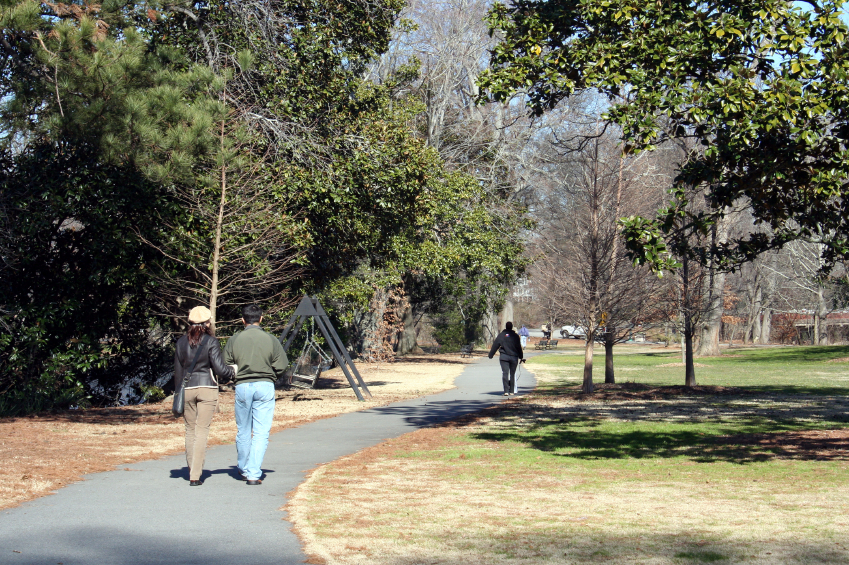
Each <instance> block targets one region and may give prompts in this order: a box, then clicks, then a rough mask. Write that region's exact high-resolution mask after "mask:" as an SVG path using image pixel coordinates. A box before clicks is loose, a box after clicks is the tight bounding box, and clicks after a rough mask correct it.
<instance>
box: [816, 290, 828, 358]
mask: <svg viewBox="0 0 849 565" xmlns="http://www.w3.org/2000/svg"><path fill="white" fill-rule="evenodd" d="M827 320H828V308H827V307H826V304H825V296H824V294H823V291H822V287H818V288H817V322H816V325H817V327H816V334H817V339H816V344H817V345H828V327H827V326H826V322H827Z"/></svg>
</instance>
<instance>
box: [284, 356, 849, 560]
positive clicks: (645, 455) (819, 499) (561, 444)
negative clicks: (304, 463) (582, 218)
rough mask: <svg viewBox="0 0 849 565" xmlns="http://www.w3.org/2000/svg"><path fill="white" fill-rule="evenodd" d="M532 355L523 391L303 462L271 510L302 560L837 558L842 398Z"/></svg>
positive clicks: (843, 463) (846, 549) (846, 556)
mask: <svg viewBox="0 0 849 565" xmlns="http://www.w3.org/2000/svg"><path fill="white" fill-rule="evenodd" d="M622 365H623V367H627V363H624V362H623V364H622ZM533 369H534V371H535V372H536V374H537V377H538V379H539V380H540V381H541V383H542V386H541V388H540V390H539V392H538V393H535V394H533V395H530V396H526V397H520V398H517V399H511V400H509V401H508V402H506V403H505V404H503V405H501V406H499V407H496V408H494V409H490V410H488V411H486V412H484V413H482V414H480V415H477V416H474V417H469V418H466V419H464V420H463V421H460V422H455V423H452V424H448V425H444V426H441V427H436V428H430V429H424V430H419V431H417V432H413V433H411V434H407V435H405V436H402V437H399V438H395V439H391V440H388V441H386V442H384V443H383V444H381V445H378V446H375V447H373V448H370V449H366V450H364V451H362V452H360V453H357V454H355V455H352V456H350V457H346V458H343V459H340V460H338V461H336V462H333V463H330V464H327V465H324V466H322V467H319V468H318V469H317V470H315V471H314V472H313V473H312V475H311V476H310V478H309V479H308V480H307V481H306V482H305V483H304V484H302V485H301V486H300V487H299V488H298V489H297V490H296V491H295V493H294V497H293V498H292V500H291V502H290V503H289V505H288V506H287V508H286V510H287V511H288V512H289V516H290V519H291V520H292V521H293V522H294V524H295V527H296V530H297V531H298V533H299V534H300V535H301V537H302V539H303V540H304V541H305V544H306V548H307V551H308V553H309V554H310V555H311V559H310V562H312V563H328V564H332V565H349V564H350V565H354V564H380V565H420V564H441V565H469V564H499V563H511V564H517V565H524V564H537V563H563V564H584V563H592V564H595V563H609V564H623V565H624V564H631V563H641V564H653V565H667V564H668V565H675V564H692V563H729V564H730V563H753V564H775V565H802V564H826V563H827V564H846V563H849V430H847V428H846V426H845V425H844V424H839V423H838V422H840V421H841V420H840V416H841V414H844V415H845V414H847V408H849V399H847V398H846V397H844V396H834V395H828V394H806V395H795V396H794V395H787V394H778V393H775V394H772V395H770V394H771V393H763V392H759V393H757V394H755V393H753V392H752V391H746V390H738V389H734V388H733V387H702V388H700V389H698V390H697V391H696V393H695V394H694V393H692V391H687V390H685V389H684V388H683V387H670V386H650V385H643V384H638V383H633V382H632V383H627V384H622V385H602V386H600V387H599V388H600V390H599V392H598V393H597V394H596V395H594V396H592V397H586V396H583V395H580V394H579V393H578V392H577V391H576V389H575V388H574V387H569V386H559V385H558V386H554V385H553V383H558V382H559V383H560V384H561V385H562V383H563V378H564V377H563V375H564V373H563V372H558V371H556V370H552V369H547V368H546V367H544V366H533ZM752 370H757V368H753V369H752ZM565 374H567V375H568V374H570V373H569V371H566V373H565ZM623 374H628V375H631V373H627V372H624V373H623ZM634 374H637V373H634ZM567 384H568V382H567ZM794 418H795V419H794ZM843 421H846V420H843Z"/></svg>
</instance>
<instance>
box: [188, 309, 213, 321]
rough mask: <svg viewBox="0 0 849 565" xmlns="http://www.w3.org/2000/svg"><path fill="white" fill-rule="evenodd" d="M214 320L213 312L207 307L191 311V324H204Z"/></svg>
mask: <svg viewBox="0 0 849 565" xmlns="http://www.w3.org/2000/svg"><path fill="white" fill-rule="evenodd" d="M211 318H212V312H210V311H209V308H207V307H206V306H195V307H194V308H192V309H191V310H190V311H189V322H191V323H193V324H202V323H204V322H208V321H209V320H210V319H211Z"/></svg>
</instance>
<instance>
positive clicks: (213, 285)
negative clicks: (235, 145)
mask: <svg viewBox="0 0 849 565" xmlns="http://www.w3.org/2000/svg"><path fill="white" fill-rule="evenodd" d="M221 152H222V154H223V153H224V122H223V121H222V122H221ZM220 182H221V201H220V202H219V204H218V219H217V221H216V223H215V245H214V247H213V249H212V281H211V282H210V285H209V312H210V314H211V318H210V320H209V327H210V330H212V335H215V320H216V311H217V307H218V268H219V265H220V262H221V227H222V226H223V225H224V206H225V205H226V203H227V166H226V165H224V164H222V165H221V179H220Z"/></svg>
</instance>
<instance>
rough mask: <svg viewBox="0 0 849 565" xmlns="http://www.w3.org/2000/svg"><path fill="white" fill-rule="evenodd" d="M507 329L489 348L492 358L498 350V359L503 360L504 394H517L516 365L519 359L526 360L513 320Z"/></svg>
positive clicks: (502, 381)
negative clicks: (514, 329)
mask: <svg viewBox="0 0 849 565" xmlns="http://www.w3.org/2000/svg"><path fill="white" fill-rule="evenodd" d="M505 328H506V329H505V330H504V331H503V332H501V333H500V334H498V337H496V338H495V341H494V342H492V349H490V350H489V358H490V359H492V357H493V355H495V352H496V351H498V352H499V353H498V360H499V361H500V362H501V384H502V385H504V396H510V395H511V394H516V392H515V391H516V367H518V366H519V361H520V360H524V355H523V353H522V343H521V342H520V341H519V336H518V335H517V334H516V332H514V331H513V322H507V323H506V324H505Z"/></svg>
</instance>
